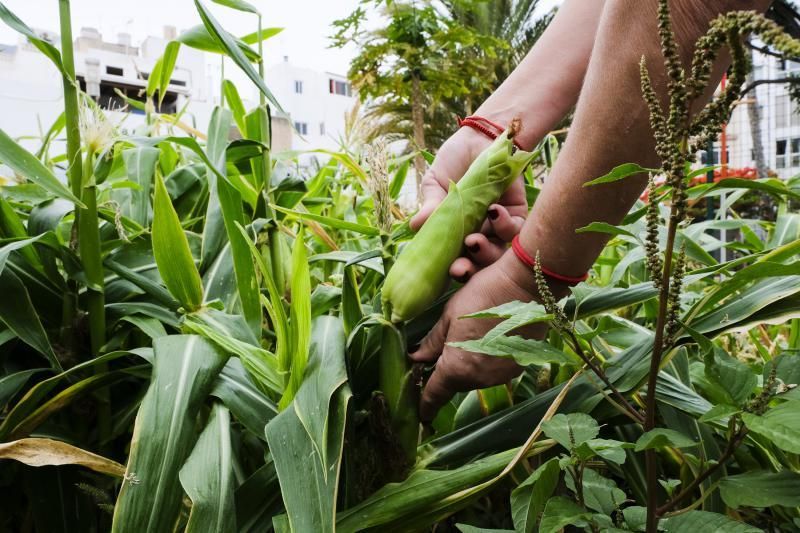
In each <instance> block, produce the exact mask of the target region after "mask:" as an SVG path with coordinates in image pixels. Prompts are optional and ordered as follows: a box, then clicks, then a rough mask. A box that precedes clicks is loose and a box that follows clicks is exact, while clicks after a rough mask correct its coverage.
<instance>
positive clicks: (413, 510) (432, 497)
mask: <svg viewBox="0 0 800 533" xmlns="http://www.w3.org/2000/svg"><path fill="white" fill-rule="evenodd" d="M516 451H517V450H510V451H508V452H503V453H499V454H496V455H492V456H490V457H486V458H484V459H479V460H477V461H472V462H470V463H468V464H466V465H464V466H462V467H460V468H456V469H453V470H415V471H413V472H412V473H411V475H410V476H409V477H408V478H407V479H406V480H405V481H403V482H401V483H389V484H387V485H385V486H384V487H382V488H380V489H379V490H378V491H377V492H375V494H373V495H372V496H370V497H369V498H367V499H366V500H365V501H363V502H361V503H360V504H358V505H356V506H354V507H352V508H350V509H347V510H346V511H343V512H339V513H338V514H337V517H336V531H338V532H339V533H355V532H356V531H363V530H367V529H369V528H373V527H377V526H381V528H382V530H384V531H394V530H395V529H393V528H392V527H393V526H396V529H400V527H405V528H409V527H410V524H411V523H412V522H413V521H414V520H416V519H418V518H419V517H420V516H421V515H425V516H427V515H430V514H432V513H433V512H434V511H436V510H441V509H446V508H447V507H448V506H452V505H453V502H451V501H448V500H449V498H450V497H452V496H453V495H457V494H459V493H460V492H462V491H464V490H467V489H469V488H470V487H473V486H475V485H477V484H479V483H481V482H483V481H485V480H487V479H490V478H491V477H492V476H495V475H497V474H498V473H499V472H500V471H502V470H503V468H504V467H505V466H506V465H507V464H508V462H509V461H511V460H512V458H513V456H514V453H515V452H516ZM435 521H436V520H435V519H434V520H433V521H432V522H428V521H423V522H422V524H420V526H419V527H418V529H423V527H424V526H425V525H429V524H431V523H433V522H435Z"/></svg>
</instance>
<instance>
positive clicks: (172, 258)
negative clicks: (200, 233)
mask: <svg viewBox="0 0 800 533" xmlns="http://www.w3.org/2000/svg"><path fill="white" fill-rule="evenodd" d="M152 233H153V237H152V240H153V255H154V256H155V259H156V264H158V272H159V273H160V274H161V279H163V280H164V284H165V285H166V286H167V289H169V292H171V293H172V295H173V296H174V297H175V298H176V299H177V300H178V301H179V302H181V304H183V306H184V307H186V308H187V309H188V310H190V311H194V310H196V309H198V308H200V306H201V305H202V304H203V285H202V282H201V280H200V273H199V272H198V271H197V267H196V266H195V264H194V258H193V257H192V252H191V250H190V248H189V241H188V240H187V239H186V235H185V234H184V232H183V228H182V227H181V221H180V220H179V219H178V215H177V213H175V208H174V207H172V201H171V200H170V198H169V194H168V193H167V188H166V187H165V186H164V181H163V180H162V179H161V176H159V175H157V174H156V192H155V199H154V202H153V230H152Z"/></svg>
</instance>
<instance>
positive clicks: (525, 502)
mask: <svg viewBox="0 0 800 533" xmlns="http://www.w3.org/2000/svg"><path fill="white" fill-rule="evenodd" d="M560 475H561V468H560V467H559V465H558V458H556V457H554V458H553V459H550V460H549V461H547V462H546V463H544V464H543V465H541V466H540V467H539V468H537V469H536V470H534V472H533V474H531V475H530V476H529V477H528V479H526V480H525V481H523V482H522V483H521V484H520V485H519V486H518V487H517V488H516V489H514V491H513V492H512V493H511V516H512V517H513V518H514V528H515V529H516V531H518V532H520V533H532V532H533V531H535V528H536V522H537V521H538V520H539V515H541V513H542V511H544V506H545V503H546V502H547V500H548V499H549V498H550V496H552V495H553V491H554V490H555V489H556V486H557V485H558V479H559V477H560Z"/></svg>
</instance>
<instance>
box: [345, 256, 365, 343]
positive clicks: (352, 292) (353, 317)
mask: <svg viewBox="0 0 800 533" xmlns="http://www.w3.org/2000/svg"><path fill="white" fill-rule="evenodd" d="M341 301H342V313H341V314H342V320H343V321H344V332H345V335H347V336H350V332H351V331H353V328H355V327H356V324H358V323H359V322H360V321H361V319H362V318H364V311H363V309H362V308H361V295H360V294H359V290H358V279H357V278H356V272H355V268H354V267H352V266H351V267H345V269H344V278H343V279H342V293H341Z"/></svg>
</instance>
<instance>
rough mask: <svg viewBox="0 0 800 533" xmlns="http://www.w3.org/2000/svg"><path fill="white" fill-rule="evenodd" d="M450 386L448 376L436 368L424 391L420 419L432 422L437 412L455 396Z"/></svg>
mask: <svg viewBox="0 0 800 533" xmlns="http://www.w3.org/2000/svg"><path fill="white" fill-rule="evenodd" d="M455 393H456V391H454V390H453V389H452V388H451V387H450V384H449V377H448V374H447V373H445V372H444V371H443V370H442V369H440V368H439V367H437V368H435V369H434V371H433V374H431V377H430V379H429V380H428V383H426V384H425V388H424V389H422V397H421V398H420V401H419V417H420V420H422V422H426V423H427V422H430V421H432V420H433V419H434V417H435V416H436V413H437V411H439V409H440V408H441V407H442V406H443V405H444V404H446V403H447V402H448V401H450V399H451V398H452V397H453V396H454V395H455Z"/></svg>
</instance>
